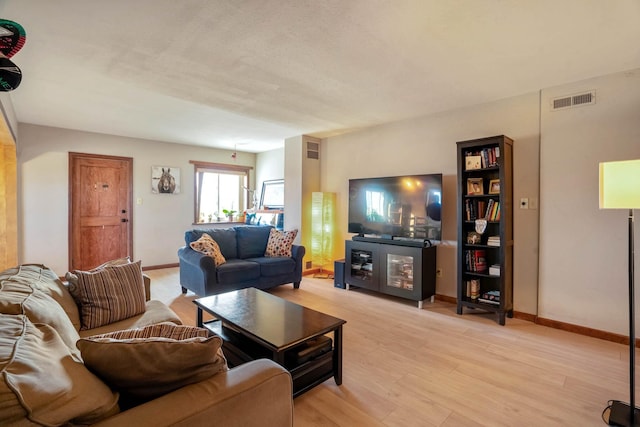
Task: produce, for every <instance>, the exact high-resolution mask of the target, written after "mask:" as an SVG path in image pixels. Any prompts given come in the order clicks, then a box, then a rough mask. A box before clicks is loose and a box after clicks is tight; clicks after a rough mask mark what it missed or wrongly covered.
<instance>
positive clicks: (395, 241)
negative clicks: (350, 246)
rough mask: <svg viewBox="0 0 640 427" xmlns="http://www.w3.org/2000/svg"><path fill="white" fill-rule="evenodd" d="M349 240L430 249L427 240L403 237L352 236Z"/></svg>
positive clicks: (429, 242) (429, 243)
mask: <svg viewBox="0 0 640 427" xmlns="http://www.w3.org/2000/svg"><path fill="white" fill-rule="evenodd" d="M351 240H355V241H356V242H369V243H382V244H385V245H396V246H411V247H413V248H428V247H431V241H430V240H429V239H418V238H408V237H407V238H404V237H382V236H380V237H365V236H361V235H357V236H353V237H352V238H351Z"/></svg>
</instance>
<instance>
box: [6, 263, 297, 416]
mask: <svg viewBox="0 0 640 427" xmlns="http://www.w3.org/2000/svg"><path fill="white" fill-rule="evenodd" d="M145 287H146V296H147V302H146V310H145V312H144V313H142V314H139V315H136V316H133V317H130V318H128V319H124V320H120V321H118V322H115V323H112V324H109V325H105V326H102V327H100V328H97V329H90V330H82V331H81V330H80V317H79V311H78V307H77V305H76V303H75V300H74V299H73V297H72V296H71V293H70V292H69V290H68V289H67V287H66V286H65V285H64V284H63V283H62V282H61V281H60V280H59V278H58V277H57V275H56V274H55V273H53V271H51V270H50V269H48V268H47V267H45V266H43V265H22V266H18V267H15V268H11V269H8V270H5V271H3V272H0V372H1V373H2V378H1V379H0V425H15V426H36V425H67V424H82V425H89V424H94V425H100V426H124V425H136V426H169V425H171V426H175V425H177V426H181V425H184V426H187V425H188V426H209V425H224V426H291V425H293V401H292V397H291V376H290V374H289V373H288V372H287V371H286V370H285V369H284V368H282V367H281V366H280V365H278V364H276V363H275V362H272V361H270V360H266V359H262V360H256V361H253V362H250V363H246V364H244V365H241V366H238V367H235V368H233V369H230V370H226V371H223V372H220V373H217V374H215V375H213V376H211V377H209V378H207V379H206V380H203V381H200V382H197V383H193V384H189V385H185V386H182V387H181V388H179V389H177V390H174V391H171V392H169V393H167V394H164V395H162V396H160V397H157V398H155V399H153V400H151V401H148V402H145V403H142V404H140V405H138V406H134V407H132V408H129V409H126V410H122V411H121V410H120V407H119V405H118V393H117V390H111V389H110V388H109V387H108V386H107V385H106V384H105V383H104V382H102V381H101V379H100V378H98V377H97V376H96V375H94V374H93V373H92V372H91V371H90V370H89V369H88V368H87V367H86V366H85V365H84V364H83V362H82V358H81V354H80V351H79V350H78V348H77V347H76V346H75V344H74V343H76V342H77V340H79V339H80V338H81V337H87V336H91V335H95V334H101V333H106V332H110V331H117V330H123V329H131V328H139V327H142V326H146V325H150V324H156V323H159V322H173V323H175V324H180V319H179V318H178V316H177V315H176V314H175V313H174V312H173V311H172V310H171V309H170V308H169V307H167V306H166V305H164V304H162V303H161V302H159V301H153V300H149V294H150V293H149V290H150V286H149V281H148V280H145ZM150 362H151V361H150Z"/></svg>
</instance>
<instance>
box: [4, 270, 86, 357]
mask: <svg viewBox="0 0 640 427" xmlns="http://www.w3.org/2000/svg"><path fill="white" fill-rule="evenodd" d="M0 313H2V314H13V315H18V314H24V315H26V316H27V317H28V318H29V320H30V321H31V322H33V323H44V324H47V325H50V326H52V327H53V328H54V329H55V330H56V332H57V333H58V335H60V338H62V341H63V342H64V343H65V344H66V346H67V348H68V349H69V351H70V352H71V355H72V356H73V357H74V359H75V360H77V361H78V362H81V361H82V359H81V358H80V351H79V350H78V349H77V347H76V341H78V340H79V339H80V335H78V331H77V330H76V328H75V327H74V326H73V324H72V323H71V320H69V317H67V314H66V313H65V312H64V310H63V309H62V307H60V305H59V304H58V303H57V302H55V301H54V299H53V298H52V297H50V296H49V295H47V294H45V293H44V292H42V291H40V290H39V289H34V288H33V287H32V286H31V285H28V284H26V283H24V282H21V281H17V282H16V281H12V280H11V279H7V280H2V281H0Z"/></svg>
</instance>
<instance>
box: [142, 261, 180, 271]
mask: <svg viewBox="0 0 640 427" xmlns="http://www.w3.org/2000/svg"><path fill="white" fill-rule="evenodd" d="M174 267H180V264H178V263H175V264H160V265H149V266H146V267H142V271H147V270H161V269H163V268H174Z"/></svg>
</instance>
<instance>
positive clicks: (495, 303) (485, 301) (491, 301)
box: [478, 297, 500, 305]
mask: <svg viewBox="0 0 640 427" xmlns="http://www.w3.org/2000/svg"><path fill="white" fill-rule="evenodd" d="M478 301H479V302H483V303H485V304H493V305H500V301H496V300H491V299H486V298H482V297H479V298H478Z"/></svg>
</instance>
